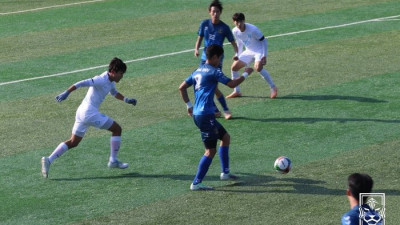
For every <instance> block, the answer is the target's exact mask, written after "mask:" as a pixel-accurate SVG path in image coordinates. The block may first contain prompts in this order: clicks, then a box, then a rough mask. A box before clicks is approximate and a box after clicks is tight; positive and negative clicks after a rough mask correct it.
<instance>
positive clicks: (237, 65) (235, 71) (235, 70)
mask: <svg viewBox="0 0 400 225" xmlns="http://www.w3.org/2000/svg"><path fill="white" fill-rule="evenodd" d="M245 66H246V63H245V62H243V61H241V60H240V59H239V60H236V61H234V62H233V63H232V66H231V77H232V79H236V78H237V77H239V70H240V69H241V68H243V67H245ZM240 96H242V93H241V92H240V86H239V85H238V86H236V87H235V88H234V89H233V92H232V93H231V94H230V95H228V96H226V98H236V97H240Z"/></svg>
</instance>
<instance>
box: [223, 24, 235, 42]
mask: <svg viewBox="0 0 400 225" xmlns="http://www.w3.org/2000/svg"><path fill="white" fill-rule="evenodd" d="M225 30H226V31H225V33H226V38H227V39H228V41H229V42H232V41H234V40H235V38H233V34H232V31H231V28H229V26H228V25H226V29H225Z"/></svg>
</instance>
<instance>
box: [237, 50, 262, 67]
mask: <svg viewBox="0 0 400 225" xmlns="http://www.w3.org/2000/svg"><path fill="white" fill-rule="evenodd" d="M262 57H263V56H262V54H261V53H259V52H253V51H249V50H245V51H244V52H242V53H241V54H240V55H239V60H240V61H242V62H244V63H246V66H249V64H250V63H251V62H254V61H256V62H257V61H261V59H262Z"/></svg>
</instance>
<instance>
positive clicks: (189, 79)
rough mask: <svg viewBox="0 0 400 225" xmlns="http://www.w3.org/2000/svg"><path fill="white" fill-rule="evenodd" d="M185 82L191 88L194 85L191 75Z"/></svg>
mask: <svg viewBox="0 0 400 225" xmlns="http://www.w3.org/2000/svg"><path fill="white" fill-rule="evenodd" d="M185 82H186V83H187V84H188V85H189V86H192V85H193V79H192V75H191V74H190V75H189V76H188V77H187V78H186V79H185Z"/></svg>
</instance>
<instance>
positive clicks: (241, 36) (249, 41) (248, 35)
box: [232, 23, 267, 56]
mask: <svg viewBox="0 0 400 225" xmlns="http://www.w3.org/2000/svg"><path fill="white" fill-rule="evenodd" d="M232 33H233V35H234V37H235V39H236V41H237V42H238V46H241V48H242V46H243V45H244V46H245V47H246V50H249V51H252V52H255V53H261V54H263V55H264V56H267V52H266V49H265V46H264V40H263V37H264V35H263V33H262V32H261V31H260V30H259V29H258V28H257V27H256V26H254V25H253V24H249V23H245V30H244V32H241V31H240V30H239V28H237V27H234V28H233V29H232ZM240 52H242V49H239V53H240Z"/></svg>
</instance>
